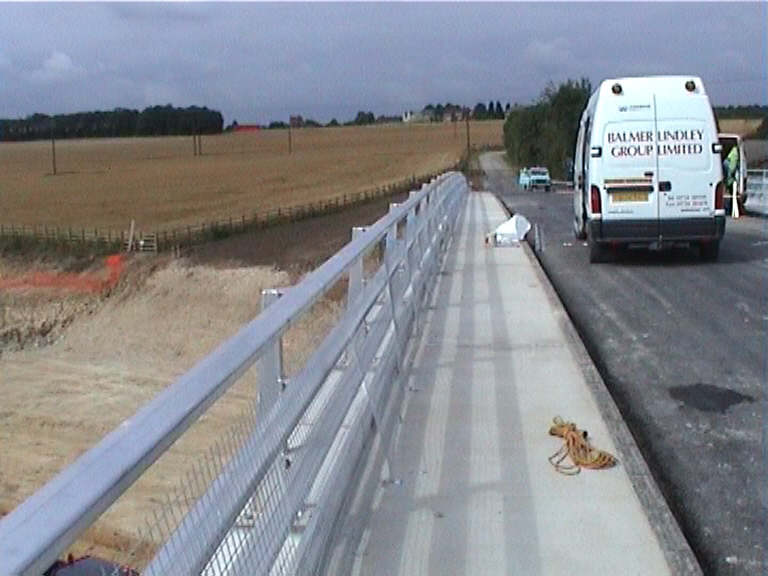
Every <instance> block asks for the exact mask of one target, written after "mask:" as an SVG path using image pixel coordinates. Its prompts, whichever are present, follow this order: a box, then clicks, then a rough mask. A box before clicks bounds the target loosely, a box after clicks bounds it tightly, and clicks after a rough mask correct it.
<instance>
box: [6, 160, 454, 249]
mask: <svg viewBox="0 0 768 576" xmlns="http://www.w3.org/2000/svg"><path fill="white" fill-rule="evenodd" d="M460 165H461V161H460V162H459V164H458V165H456V166H452V167H450V168H449V170H453V169H458V168H459V166H460ZM436 175H437V174H436V173H430V174H423V175H420V176H413V177H411V178H408V179H406V180H404V181H402V182H398V183H394V184H390V185H387V186H380V187H377V188H375V189H370V190H363V191H360V192H355V193H350V194H342V195H339V196H333V197H330V198H327V199H324V200H317V201H315V202H308V203H306V204H299V205H293V206H284V207H279V208H274V209H270V210H262V211H255V212H252V213H251V214H247V215H246V214H241V215H239V216H233V217H230V218H226V219H222V220H216V221H212V222H199V223H197V224H191V225H188V226H181V227H174V228H165V229H164V228H157V229H154V230H141V229H140V228H139V229H137V230H136V231H135V232H134V233H133V234H131V233H129V232H127V231H125V230H117V231H115V230H103V229H99V228H98V227H88V228H85V227H70V226H43V225H36V226H32V225H14V224H4V223H0V242H8V241H17V242H30V243H36V244H57V245H63V246H68V247H88V248H92V249H95V250H98V251H103V252H107V251H113V250H123V249H126V248H128V249H130V250H131V251H142V250H141V247H142V243H143V241H151V242H152V243H153V244H154V247H155V250H154V251H155V252H166V251H169V250H175V249H178V248H180V247H185V246H191V245H194V244H198V243H201V242H205V241H209V240H215V239H219V238H223V237H226V236H230V235H232V234H236V233H239V232H244V231H248V230H253V229H259V228H267V227H270V226H275V225H279V224H284V223H287V222H295V221H298V220H303V219H306V218H312V217H316V216H322V215H324V214H330V213H334V212H339V211H340V210H343V209H345V208H348V207H350V206H354V205H359V204H364V203H366V202H370V201H373V200H378V199H382V198H388V197H391V196H395V195H397V194H401V193H405V192H408V191H409V190H413V189H414V188H416V187H418V186H420V185H421V184H423V183H426V182H429V181H431V180H432V179H433V178H435V177H436ZM129 238H130V239H131V244H130V246H127V244H128V242H129Z"/></svg>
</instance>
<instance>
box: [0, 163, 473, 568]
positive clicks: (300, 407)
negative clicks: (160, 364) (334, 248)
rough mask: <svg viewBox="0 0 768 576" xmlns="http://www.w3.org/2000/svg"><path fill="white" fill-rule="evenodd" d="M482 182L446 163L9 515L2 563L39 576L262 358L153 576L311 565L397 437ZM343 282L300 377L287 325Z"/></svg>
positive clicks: (188, 493)
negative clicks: (456, 238) (290, 357)
mask: <svg viewBox="0 0 768 576" xmlns="http://www.w3.org/2000/svg"><path fill="white" fill-rule="evenodd" d="M467 191H468V186H467V182H466V179H465V178H464V177H463V176H462V175H460V174H458V173H448V174H444V175H442V176H440V177H438V178H436V179H434V180H433V181H432V182H431V183H429V184H427V185H424V186H423V187H422V188H421V190H419V191H413V192H411V194H410V196H409V198H408V200H407V201H405V202H404V203H402V204H400V205H393V206H392V207H391V208H390V211H389V214H387V215H386V216H384V217H383V218H381V219H380V220H379V221H377V222H376V223H375V224H373V225H372V226H370V227H367V228H365V229H359V230H357V231H356V232H355V234H354V237H353V239H352V241H351V242H350V243H349V244H347V245H346V246H345V247H344V248H342V249H341V250H340V251H339V252H337V253H336V254H335V255H334V256H333V257H331V258H330V259H329V260H328V261H327V262H325V263H324V264H323V265H322V266H320V267H319V268H318V269H316V270H315V271H313V272H312V273H310V274H309V275H307V276H306V277H305V279H304V280H303V281H302V282H300V283H299V284H297V285H295V286H293V287H291V288H289V289H286V290H285V291H282V292H276V293H272V294H268V295H266V296H265V302H267V303H269V305H268V306H265V308H264V310H263V311H262V313H261V314H260V315H259V316H257V317H256V318H255V319H253V320H252V321H251V322H249V323H248V324H246V325H245V326H244V327H243V328H242V329H241V330H240V332H238V333H237V334H236V335H235V336H234V337H232V338H231V339H230V340H228V341H227V342H225V343H224V344H222V345H221V346H220V347H219V348H218V349H217V350H215V351H214V352H213V353H211V354H210V355H209V356H207V357H206V358H204V359H203V360H202V361H201V362H200V363H198V364H197V365H196V366H195V367H194V368H192V369H191V370H190V371H189V372H187V373H186V374H184V375H183V376H181V377H180V378H179V379H178V380H177V381H176V382H174V383H173V384H172V385H170V386H169V387H168V388H167V389H166V390H165V391H163V392H162V393H161V394H159V395H158V396H157V397H156V398H154V399H153V400H152V401H150V402H149V403H148V404H146V405H145V406H144V407H143V408H141V409H140V410H139V411H138V412H137V413H136V414H135V415H134V416H132V417H131V418H129V419H127V420H126V421H125V422H123V423H122V424H121V425H120V426H119V427H118V428H117V429H115V430H114V431H112V432H111V433H110V434H108V435H107V436H106V437H105V438H104V439H103V440H102V441H101V442H99V443H98V444H97V445H96V446H94V447H93V448H91V449H90V450H89V451H88V452H86V453H85V454H83V455H82V456H81V457H80V458H79V459H78V460H76V461H75V462H74V463H73V464H72V465H71V466H69V467H68V468H66V469H65V470H64V471H62V472H61V473H60V474H59V475H58V476H57V477H55V478H54V479H53V480H52V481H51V482H49V483H48V484H47V485H46V486H44V487H43V488H42V489H41V490H39V491H38V492H37V493H35V494H34V495H33V496H31V497H30V498H29V499H27V500H26V501H25V502H23V503H22V504H21V505H20V506H19V507H18V508H16V509H15V510H13V511H12V512H11V513H10V514H8V515H7V516H6V517H4V518H3V519H2V520H0V574H3V575H5V574H13V575H19V576H21V575H39V574H42V573H43V572H44V571H46V570H47V569H48V568H49V567H50V566H51V565H52V564H53V563H54V562H55V561H56V560H57V559H58V558H59V557H60V555H61V554H63V553H64V552H65V551H66V550H67V549H68V547H69V546H70V545H71V544H72V543H73V542H75V541H76V540H77V538H78V537H79V536H80V535H81V534H82V533H83V532H84V531H85V530H86V529H88V528H89V527H90V526H91V525H92V524H93V523H94V522H95V521H96V520H97V519H98V518H99V517H100V516H101V515H102V514H103V513H104V512H105V511H106V510H108V509H109V508H110V507H111V506H112V504H113V503H114V502H115V501H116V500H117V499H118V498H119V497H120V496H121V495H122V494H123V493H124V492H125V491H126V490H127V489H128V488H130V487H131V486H132V485H134V483H135V482H136V481H137V480H138V479H139V478H140V477H141V476H142V475H143V474H144V473H145V472H146V471H147V470H148V469H149V467H150V466H151V465H152V464H153V463H154V462H155V461H156V460H157V459H158V458H159V457H160V456H161V455H163V454H164V453H165V452H166V451H167V450H168V449H169V448H170V447H171V446H172V445H173V444H174V442H176V441H177V440H179V439H180V438H182V437H183V436H184V435H185V433H186V432H187V431H188V430H189V429H190V427H191V426H192V425H193V423H195V422H196V421H198V420H199V419H200V418H201V417H202V416H203V415H205V414H207V413H208V411H209V410H210V409H211V408H212V407H213V406H214V404H215V403H216V402H217V401H218V400H219V399H220V398H222V397H223V396H224V395H225V394H226V393H227V392H228V391H229V390H230V389H231V388H232V387H233V385H234V384H235V383H237V382H238V381H240V380H241V379H243V378H244V377H245V378H247V377H248V376H247V374H250V369H251V367H254V366H257V367H258V368H259V370H260V377H259V402H258V403H255V404H254V405H253V406H252V407H251V409H250V411H251V412H250V418H248V419H246V420H247V423H246V424H245V425H243V426H240V427H239V428H238V430H237V431H236V432H235V433H233V434H230V435H229V436H228V437H227V438H225V439H222V441H221V442H218V443H216V449H215V450H213V451H212V452H210V453H207V454H199V455H198V458H197V463H196V465H195V466H194V471H193V473H192V474H191V475H190V476H189V477H188V479H187V481H186V482H183V483H182V485H181V486H180V487H178V489H177V491H176V492H175V496H176V498H175V499H176V500H184V501H186V503H187V505H186V506H184V508H183V512H180V511H179V510H181V509H180V508H177V507H174V508H173V509H170V510H169V509H163V510H160V511H159V512H158V514H157V515H156V517H155V518H154V520H153V524H152V526H151V528H150V529H149V530H148V538H149V540H150V541H151V542H152V543H153V545H152V546H151V551H150V553H149V554H148V558H147V559H146V563H145V562H143V561H142V565H141V566H135V568H138V569H140V570H141V573H142V574H146V575H151V574H157V575H163V576H173V575H182V574H183V575H193V574H194V575H200V574H205V575H206V576H218V575H220V574H227V575H229V574H232V575H234V574H249V575H253V574H292V573H300V574H304V573H308V572H311V571H313V570H314V569H315V568H316V567H318V566H320V565H321V564H322V563H323V562H324V553H325V549H326V543H327V542H328V541H329V540H330V538H331V537H332V536H333V533H334V531H335V530H336V529H337V519H338V515H339V513H340V511H341V510H342V509H343V506H344V503H345V502H344V500H345V497H346V495H347V494H348V493H349V490H348V488H349V486H350V485H351V483H353V482H355V481H356V475H357V473H358V470H359V469H360V468H361V464H362V463H364V461H365V458H366V455H367V451H368V449H369V448H370V445H371V443H372V442H373V440H374V438H376V439H377V441H378V442H379V443H380V444H383V445H384V446H387V445H388V444H389V441H390V438H391V435H392V431H393V428H394V424H395V422H396V420H397V419H396V415H397V413H398V412H399V403H400V401H401V399H402V392H403V387H404V383H405V380H406V378H405V376H406V373H407V368H408V365H409V362H410V355H411V352H412V347H411V346H409V341H410V339H411V336H412V334H413V332H414V330H415V329H417V328H418V325H419V317H420V315H421V314H422V311H423V309H424V307H425V303H426V300H427V298H428V296H429V293H430V290H431V287H432V286H433V285H434V280H435V277H436V275H437V272H438V270H439V263H440V258H441V256H442V254H443V253H444V250H445V247H446V245H447V243H448V242H449V241H450V237H451V234H452V231H453V226H454V223H455V220H456V217H457V214H458V212H459V208H460V206H461V202H462V200H463V198H464V197H465V193H466V192H467ZM340 284H346V286H347V305H346V307H345V309H344V310H343V311H342V312H341V313H340V315H339V318H338V320H337V321H336V322H335V324H334V325H333V327H332V328H331V329H330V330H329V331H328V333H327V335H326V337H325V338H324V339H323V341H322V342H321V343H320V344H319V345H318V346H317V347H315V348H314V349H312V350H308V351H307V358H308V359H307V360H306V362H305V363H304V364H303V365H302V366H301V367H299V368H297V369H296V370H295V371H294V372H293V373H292V374H291V377H290V378H289V379H287V378H286V377H285V375H284V366H283V363H282V355H281V341H282V339H283V337H284V335H285V333H286V332H287V331H288V330H289V329H290V328H291V327H293V326H295V325H296V324H297V323H298V322H300V321H301V320H302V318H304V317H305V316H306V314H307V313H308V311H309V310H310V309H311V308H312V307H313V306H314V305H315V304H317V303H318V302H319V301H321V299H323V298H324V297H325V296H326V295H327V294H328V293H329V292H331V291H333V290H335V289H336V287H337V286H339V285H340Z"/></svg>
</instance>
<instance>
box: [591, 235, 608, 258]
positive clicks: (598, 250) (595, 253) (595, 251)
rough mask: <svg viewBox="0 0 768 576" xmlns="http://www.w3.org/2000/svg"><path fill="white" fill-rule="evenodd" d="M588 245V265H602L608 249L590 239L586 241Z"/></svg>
mask: <svg viewBox="0 0 768 576" xmlns="http://www.w3.org/2000/svg"><path fill="white" fill-rule="evenodd" d="M587 244H588V245H589V263H590V264H602V263H604V262H607V260H608V248H607V247H606V246H604V245H603V244H600V243H599V242H595V241H594V240H592V238H590V239H589V240H587Z"/></svg>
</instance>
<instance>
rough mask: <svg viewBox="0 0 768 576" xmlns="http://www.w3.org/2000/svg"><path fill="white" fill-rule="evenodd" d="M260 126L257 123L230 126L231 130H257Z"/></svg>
mask: <svg viewBox="0 0 768 576" xmlns="http://www.w3.org/2000/svg"><path fill="white" fill-rule="evenodd" d="M259 130H261V126H259V125H258V124H235V125H233V126H232V132H258V131H259Z"/></svg>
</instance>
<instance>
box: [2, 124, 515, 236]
mask: <svg viewBox="0 0 768 576" xmlns="http://www.w3.org/2000/svg"><path fill="white" fill-rule="evenodd" d="M465 130H466V127H465V125H464V124H462V123H455V124H451V123H435V124H414V125H408V124H403V125H399V124H391V125H386V124H385V125H375V126H358V127H338V128H303V129H295V130H291V131H290V138H291V143H290V145H291V151H290V153H289V142H288V137H289V131H288V130H263V131H260V132H255V133H254V132H247V133H228V134H222V135H215V136H204V137H202V155H198V156H195V155H194V148H193V142H192V138H191V137H167V138H126V139H114V140H71V141H57V142H56V143H55V150H56V173H57V174H56V175H55V176H54V175H53V162H52V143H51V142H29V143H2V144H0V182H2V183H3V184H2V194H0V223H1V224H6V225H8V224H12V225H25V226H49V227H55V226H60V227H69V226H71V227H78V228H80V227H82V228H88V229H94V228H98V229H99V230H112V231H120V230H128V229H129V228H130V224H131V220H135V221H136V223H137V226H138V227H139V228H140V229H142V230H163V229H165V230H168V229H173V228H181V227H183V226H187V225H195V224H200V223H202V222H213V221H224V220H227V219H228V218H234V219H240V218H241V217H242V216H246V217H250V216H251V215H252V214H253V213H255V212H265V211H268V210H275V209H277V208H284V207H288V206H298V205H304V204H308V203H312V202H317V201H320V200H327V199H330V198H340V197H342V196H343V195H345V194H347V195H351V194H354V193H357V192H361V191H366V190H373V189H375V188H376V187H384V186H388V185H390V184H396V183H400V182H403V181H404V180H407V179H409V178H411V177H413V176H419V175H424V174H430V173H437V172H442V171H444V170H445V169H446V168H448V167H451V166H453V165H454V164H455V163H456V162H457V161H458V160H459V158H460V157H461V155H462V153H463V152H464V151H465V149H466V145H467V139H466V131H465ZM470 138H471V142H472V145H473V146H475V147H479V146H501V143H502V121H487V122H471V123H470Z"/></svg>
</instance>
